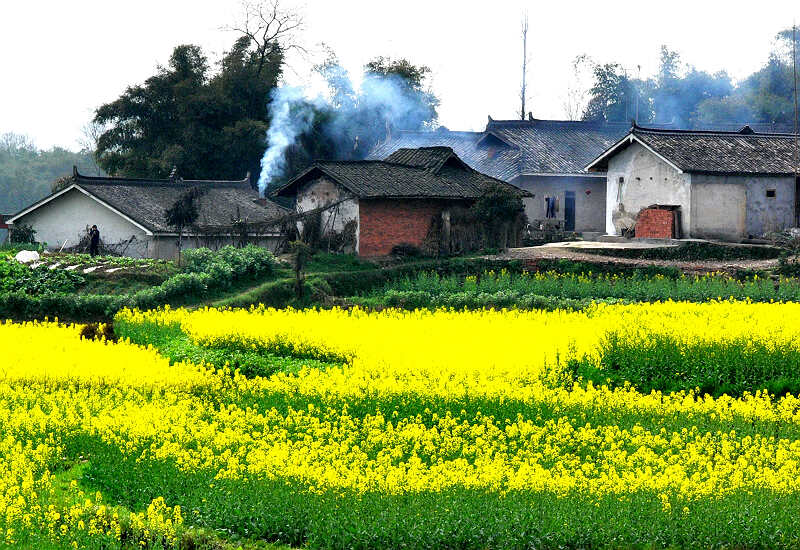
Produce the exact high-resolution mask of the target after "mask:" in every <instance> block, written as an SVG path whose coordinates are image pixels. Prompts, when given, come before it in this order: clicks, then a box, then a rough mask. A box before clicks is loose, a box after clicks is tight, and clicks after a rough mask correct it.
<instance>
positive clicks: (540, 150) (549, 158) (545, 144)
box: [486, 119, 630, 174]
mask: <svg viewBox="0 0 800 550" xmlns="http://www.w3.org/2000/svg"><path fill="white" fill-rule="evenodd" d="M628 130H630V124H627V123H607V122H585V121H574V120H537V119H533V120H490V121H489V124H487V125H486V133H488V134H491V135H493V136H496V137H497V138H499V139H502V140H503V141H505V142H506V143H508V144H509V145H511V146H513V147H516V148H517V149H519V152H520V154H519V158H520V162H519V166H518V171H519V172H518V174H580V173H583V172H584V167H585V166H586V164H587V163H588V162H589V161H591V160H592V159H593V158H595V157H596V156H597V155H598V154H600V153H601V152H602V151H604V150H606V149H607V148H608V147H610V146H611V145H612V144H614V143H615V142H616V141H617V140H618V139H620V138H621V137H622V136H624V135H625V134H626V133H627V132H628Z"/></svg>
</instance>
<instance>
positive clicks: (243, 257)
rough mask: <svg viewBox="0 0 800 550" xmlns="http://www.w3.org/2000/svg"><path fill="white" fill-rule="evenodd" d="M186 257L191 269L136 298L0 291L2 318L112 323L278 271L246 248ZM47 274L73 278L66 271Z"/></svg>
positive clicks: (262, 252) (267, 255) (266, 255)
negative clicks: (125, 314) (126, 312)
mask: <svg viewBox="0 0 800 550" xmlns="http://www.w3.org/2000/svg"><path fill="white" fill-rule="evenodd" d="M187 256H189V258H190V259H191V260H190V261H191V267H187V271H185V272H181V273H177V274H175V275H173V276H171V277H170V278H168V279H167V280H166V281H164V282H163V283H161V284H159V285H158V286H152V287H149V288H146V289H143V290H140V291H138V292H136V293H135V294H132V295H130V294H123V295H92V294H87V295H82V294H75V293H72V292H70V293H66V292H65V291H59V292H49V293H46V294H42V295H41V296H36V295H33V294H28V293H26V292H23V291H19V290H17V291H12V292H3V291H0V317H4V318H13V319H41V318H44V317H50V318H53V317H58V318H60V319H62V320H73V321H85V320H94V321H102V320H108V319H110V318H111V317H112V316H113V315H114V314H115V313H116V312H117V311H119V310H120V309H122V308H123V307H138V308H140V309H150V308H154V307H158V306H161V305H164V304H166V303H171V302H182V301H186V300H187V299H190V298H192V297H198V296H199V297H204V296H208V293H209V292H210V291H213V290H220V289H226V288H230V286H231V285H232V284H233V283H234V282H235V281H238V280H242V279H248V278H255V277H258V276H264V275H269V274H271V273H272V271H273V269H274V266H275V258H274V256H273V255H272V253H271V252H269V251H268V250H266V249H263V248H259V247H256V246H253V245H248V246H246V247H244V248H234V247H232V246H228V247H224V248H222V249H220V250H219V251H216V252H214V251H210V250H207V249H197V250H192V251H191V254H189V253H188V252H187ZM46 271H47V272H49V273H58V272H61V273H70V272H65V271H63V270H53V271H50V270H46ZM55 276H58V275H55ZM12 278H13V277H12Z"/></svg>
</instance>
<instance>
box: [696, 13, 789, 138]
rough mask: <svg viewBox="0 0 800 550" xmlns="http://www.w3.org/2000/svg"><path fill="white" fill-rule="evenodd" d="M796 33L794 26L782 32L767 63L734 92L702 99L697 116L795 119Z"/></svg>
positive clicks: (727, 119)
mask: <svg viewBox="0 0 800 550" xmlns="http://www.w3.org/2000/svg"><path fill="white" fill-rule="evenodd" d="M792 34H793V33H792V29H785V30H783V31H781V32H779V33H778V34H777V35H776V37H775V45H774V47H773V49H772V52H771V53H770V55H769V58H768V59H767V61H766V63H765V64H764V66H763V67H762V68H761V69H759V70H758V71H756V72H754V73H753V74H751V75H750V76H748V77H747V78H746V79H744V81H742V82H741V83H740V84H739V85H738V86H737V87H736V88H735V89H734V90H733V91H732V92H731V93H730V95H728V96H725V97H721V98H712V99H708V100H705V101H703V102H702V103H700V105H698V108H697V112H696V113H695V119H697V120H699V121H702V122H730V121H736V122H742V121H752V122H771V123H786V124H791V123H792V122H793V120H794V82H793V78H794V75H793V70H792V63H793V59H792V53H793V48H792ZM796 40H798V42H797V43H795V50H796V51H797V53H798V55H800V32H798V33H797V35H796ZM733 117H737V118H733Z"/></svg>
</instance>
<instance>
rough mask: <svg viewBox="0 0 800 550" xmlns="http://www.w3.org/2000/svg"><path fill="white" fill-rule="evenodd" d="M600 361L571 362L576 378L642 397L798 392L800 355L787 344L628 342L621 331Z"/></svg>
mask: <svg viewBox="0 0 800 550" xmlns="http://www.w3.org/2000/svg"><path fill="white" fill-rule="evenodd" d="M598 355H599V359H598V360H592V359H583V360H581V361H574V362H573V363H572V364H571V365H570V367H571V370H572V372H573V374H574V375H575V377H577V378H583V379H585V380H592V381H593V382H595V383H597V384H610V385H612V386H623V385H625V384H626V383H630V384H631V385H633V386H634V387H635V388H637V389H638V390H640V391H642V392H645V393H648V392H650V391H652V390H656V391H660V392H664V393H669V392H675V391H682V390H692V389H695V388H697V389H699V392H700V394H701V395H704V394H710V395H713V396H715V397H716V396H720V395H722V394H727V395H730V396H733V397H739V396H741V395H742V394H743V393H745V392H750V393H755V391H756V390H766V391H768V392H769V393H771V394H775V395H782V394H785V393H798V392H800V373H798V371H797V365H798V364H800V352H798V351H797V349H795V348H794V347H792V346H791V345H790V344H770V345H765V344H763V343H759V342H752V341H748V340H746V339H742V340H732V341H727V342H725V341H723V342H710V343H709V342H700V343H685V342H680V341H678V340H677V339H675V338H674V337H672V336H667V335H660V334H646V335H640V336H638V337H630V335H627V334H626V333H625V332H624V331H623V332H611V333H609V334H607V335H606V336H605V338H604V340H603V342H602V344H601V345H600V350H599V354H598Z"/></svg>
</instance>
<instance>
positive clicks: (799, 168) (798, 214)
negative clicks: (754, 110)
mask: <svg viewBox="0 0 800 550" xmlns="http://www.w3.org/2000/svg"><path fill="white" fill-rule="evenodd" d="M792 77H793V84H794V217H795V223H794V224H795V226H800V197H798V191H800V175H799V174H798V172H800V143H798V139H800V138H798V135H797V124H798V119H797V111H798V102H797V25H796V24H795V21H792Z"/></svg>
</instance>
